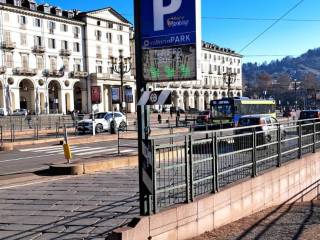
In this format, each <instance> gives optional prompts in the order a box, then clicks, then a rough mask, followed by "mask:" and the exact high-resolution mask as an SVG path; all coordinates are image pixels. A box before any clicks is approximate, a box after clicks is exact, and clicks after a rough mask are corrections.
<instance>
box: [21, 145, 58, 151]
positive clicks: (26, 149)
mask: <svg viewBox="0 0 320 240" xmlns="http://www.w3.org/2000/svg"><path fill="white" fill-rule="evenodd" d="M55 148H61V145H59V146H51V147H39V148H24V149H20V150H19V151H20V152H29V151H42V150H43V151H46V150H49V149H55Z"/></svg>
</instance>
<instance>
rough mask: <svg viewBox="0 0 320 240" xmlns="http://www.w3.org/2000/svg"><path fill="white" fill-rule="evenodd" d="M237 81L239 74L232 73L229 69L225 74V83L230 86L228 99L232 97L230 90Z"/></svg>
mask: <svg viewBox="0 0 320 240" xmlns="http://www.w3.org/2000/svg"><path fill="white" fill-rule="evenodd" d="M236 80H237V74H236V73H233V72H232V68H227V71H226V72H225V73H223V81H224V82H225V83H226V84H227V85H228V97H230V90H231V89H230V88H231V85H232V84H234V83H235V82H236Z"/></svg>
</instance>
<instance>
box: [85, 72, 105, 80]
mask: <svg viewBox="0 0 320 240" xmlns="http://www.w3.org/2000/svg"><path fill="white" fill-rule="evenodd" d="M90 77H91V79H94V80H109V79H110V74H109V73H91V74H90Z"/></svg>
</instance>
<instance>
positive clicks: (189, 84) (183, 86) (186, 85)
mask: <svg viewBox="0 0 320 240" xmlns="http://www.w3.org/2000/svg"><path fill="white" fill-rule="evenodd" d="M181 87H182V88H191V83H182V84H181Z"/></svg>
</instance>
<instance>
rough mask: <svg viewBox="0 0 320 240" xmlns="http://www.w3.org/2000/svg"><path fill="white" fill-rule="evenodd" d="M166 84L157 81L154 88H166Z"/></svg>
mask: <svg viewBox="0 0 320 240" xmlns="http://www.w3.org/2000/svg"><path fill="white" fill-rule="evenodd" d="M166 87H167V84H166V83H157V84H156V88H166Z"/></svg>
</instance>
